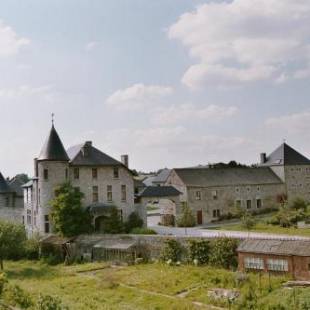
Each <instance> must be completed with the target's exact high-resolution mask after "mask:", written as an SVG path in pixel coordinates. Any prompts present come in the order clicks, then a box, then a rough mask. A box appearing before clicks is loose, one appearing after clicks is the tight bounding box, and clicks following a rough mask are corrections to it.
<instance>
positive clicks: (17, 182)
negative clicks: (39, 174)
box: [9, 178, 24, 196]
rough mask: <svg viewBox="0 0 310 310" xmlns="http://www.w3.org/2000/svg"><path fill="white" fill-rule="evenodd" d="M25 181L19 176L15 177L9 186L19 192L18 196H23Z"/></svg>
mask: <svg viewBox="0 0 310 310" xmlns="http://www.w3.org/2000/svg"><path fill="white" fill-rule="evenodd" d="M23 184H24V183H23V182H22V181H21V180H20V179H18V178H13V179H12V180H11V181H10V183H9V186H10V188H11V189H12V191H13V192H15V193H16V194H17V196H23Z"/></svg>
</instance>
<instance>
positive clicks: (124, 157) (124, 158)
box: [121, 155, 129, 168]
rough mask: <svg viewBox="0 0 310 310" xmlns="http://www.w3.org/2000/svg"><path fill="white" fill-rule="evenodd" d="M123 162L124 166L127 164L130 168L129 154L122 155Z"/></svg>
mask: <svg viewBox="0 0 310 310" xmlns="http://www.w3.org/2000/svg"><path fill="white" fill-rule="evenodd" d="M121 162H122V164H123V165H124V166H126V167H127V168H129V158H128V155H122V156H121Z"/></svg>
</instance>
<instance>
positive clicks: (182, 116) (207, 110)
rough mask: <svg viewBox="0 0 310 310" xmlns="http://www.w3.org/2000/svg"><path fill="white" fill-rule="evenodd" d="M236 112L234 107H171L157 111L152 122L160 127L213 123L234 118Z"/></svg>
mask: <svg viewBox="0 0 310 310" xmlns="http://www.w3.org/2000/svg"><path fill="white" fill-rule="evenodd" d="M237 112H238V109H237V108H236V107H234V106H229V107H222V106H218V105H214V104H211V105H208V106H204V107H198V106H195V105H193V104H181V105H171V106H168V107H160V108H159V109H157V110H156V111H155V112H154V113H153V122H155V123H156V124H161V125H168V124H176V123H179V122H183V121H194V122H197V121H200V120H206V121H210V122H214V121H220V120H223V119H226V118H230V117H232V116H235V115H236V114H237Z"/></svg>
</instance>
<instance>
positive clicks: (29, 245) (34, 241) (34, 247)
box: [24, 238, 40, 260]
mask: <svg viewBox="0 0 310 310" xmlns="http://www.w3.org/2000/svg"><path fill="white" fill-rule="evenodd" d="M39 248H40V243H39V240H38V238H30V239H28V240H26V242H25V244H24V250H25V257H26V258H27V259H34V260H37V259H39Z"/></svg>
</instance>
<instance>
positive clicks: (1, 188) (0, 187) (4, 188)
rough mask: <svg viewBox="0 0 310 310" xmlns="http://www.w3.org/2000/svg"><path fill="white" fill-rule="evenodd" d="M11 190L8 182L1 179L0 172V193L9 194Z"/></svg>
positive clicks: (0, 174)
mask: <svg viewBox="0 0 310 310" xmlns="http://www.w3.org/2000/svg"><path fill="white" fill-rule="evenodd" d="M11 192H12V189H11V188H10V186H9V184H8V182H7V181H6V179H5V178H4V177H3V175H2V173H1V172H0V193H11Z"/></svg>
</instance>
